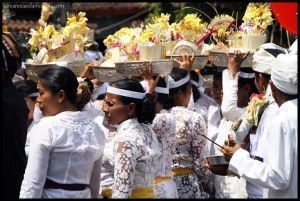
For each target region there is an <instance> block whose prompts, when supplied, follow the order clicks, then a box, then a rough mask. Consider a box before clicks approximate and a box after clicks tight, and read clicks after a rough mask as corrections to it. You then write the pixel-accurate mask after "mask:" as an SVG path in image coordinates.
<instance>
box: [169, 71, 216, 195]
mask: <svg viewBox="0 0 300 201" xmlns="http://www.w3.org/2000/svg"><path fill="white" fill-rule="evenodd" d="M168 83H169V88H170V97H171V101H172V106H173V108H171V110H170V112H171V114H172V115H173V117H174V118H175V120H176V139H175V155H174V158H173V167H172V171H173V173H174V180H175V182H176V184H177V189H178V194H179V198H205V197H207V196H208V195H207V194H206V193H205V191H204V189H203V188H206V187H208V180H209V179H210V175H209V171H208V170H206V169H205V168H203V167H204V159H205V155H206V154H207V147H206V146H207V145H206V140H205V138H203V137H202V136H201V135H206V123H205V120H204V117H203V116H202V115H201V114H199V113H196V112H193V111H190V110H188V109H187V108H186V107H187V106H188V103H189V100H190V96H191V93H192V89H191V84H190V76H189V73H188V71H186V70H184V69H180V68H173V70H172V72H171V74H170V77H169V80H168ZM198 177H199V178H200V185H199V184H198ZM206 191H208V190H206Z"/></svg>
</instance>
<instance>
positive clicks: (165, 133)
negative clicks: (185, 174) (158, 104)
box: [152, 110, 178, 198]
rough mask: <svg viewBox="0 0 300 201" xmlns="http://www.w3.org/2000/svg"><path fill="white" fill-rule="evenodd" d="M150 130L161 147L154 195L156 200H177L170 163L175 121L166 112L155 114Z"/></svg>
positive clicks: (172, 152)
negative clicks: (151, 129)
mask: <svg viewBox="0 0 300 201" xmlns="http://www.w3.org/2000/svg"><path fill="white" fill-rule="evenodd" d="M152 128H153V130H154V132H155V134H156V135H157V138H158V141H159V143H160V145H161V149H162V150H161V157H160V162H159V164H158V166H157V169H158V173H159V174H158V176H157V177H156V179H155V186H154V193H155V197H156V198H178V191H177V186H176V183H175V182H174V181H173V173H172V161H173V156H174V151H175V149H174V148H175V146H174V143H175V131H176V121H175V119H174V118H173V116H172V115H171V114H170V113H169V112H168V111H167V110H161V111H160V112H159V113H158V114H156V116H155V118H154V120H153V123H152Z"/></svg>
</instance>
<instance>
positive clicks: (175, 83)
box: [168, 74, 190, 89]
mask: <svg viewBox="0 0 300 201" xmlns="http://www.w3.org/2000/svg"><path fill="white" fill-rule="evenodd" d="M188 81H190V74H188V75H187V76H186V77H185V78H182V79H181V80H178V81H175V80H174V79H173V78H172V77H171V76H169V79H168V83H169V88H170V89H174V88H177V87H180V86H182V85H184V84H185V83H187V82H188Z"/></svg>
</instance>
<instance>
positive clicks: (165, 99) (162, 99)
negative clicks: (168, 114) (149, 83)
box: [154, 76, 172, 110]
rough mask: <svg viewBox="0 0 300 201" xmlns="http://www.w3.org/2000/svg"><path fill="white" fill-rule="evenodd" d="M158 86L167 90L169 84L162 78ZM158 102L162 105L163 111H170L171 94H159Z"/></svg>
mask: <svg viewBox="0 0 300 201" xmlns="http://www.w3.org/2000/svg"><path fill="white" fill-rule="evenodd" d="M154 79H156V76H154ZM156 86H157V87H163V88H166V87H167V83H166V81H165V79H164V78H162V77H160V78H159V80H158V82H157V85H156ZM157 101H158V102H159V103H160V104H162V106H163V109H166V110H169V109H170V108H171V107H172V103H171V100H170V96H169V94H163V93H157Z"/></svg>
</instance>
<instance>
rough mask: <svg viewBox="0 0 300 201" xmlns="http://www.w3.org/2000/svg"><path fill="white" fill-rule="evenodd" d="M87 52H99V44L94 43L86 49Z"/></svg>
mask: <svg viewBox="0 0 300 201" xmlns="http://www.w3.org/2000/svg"><path fill="white" fill-rule="evenodd" d="M86 50H90V51H94V52H97V51H98V50H99V44H98V43H97V42H96V41H93V43H92V44H91V45H90V46H89V47H86Z"/></svg>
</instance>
